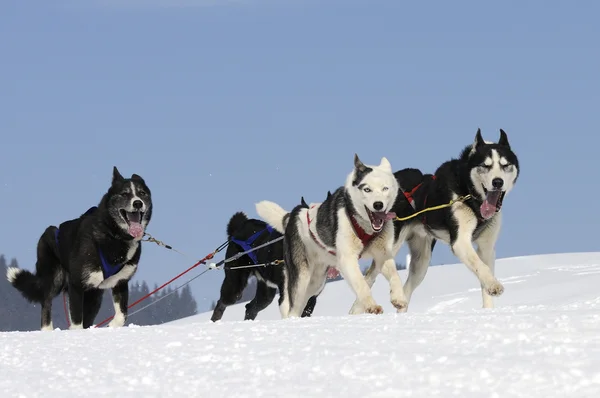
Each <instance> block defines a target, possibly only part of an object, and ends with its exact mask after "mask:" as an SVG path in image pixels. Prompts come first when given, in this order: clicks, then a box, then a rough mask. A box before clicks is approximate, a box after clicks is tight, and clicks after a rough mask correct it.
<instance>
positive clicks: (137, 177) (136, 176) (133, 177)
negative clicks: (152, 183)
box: [131, 174, 144, 182]
mask: <svg viewBox="0 0 600 398" xmlns="http://www.w3.org/2000/svg"><path fill="white" fill-rule="evenodd" d="M131 179H132V180H138V181H141V182H144V179H143V178H142V177H140V176H139V175H137V174H132V175H131Z"/></svg>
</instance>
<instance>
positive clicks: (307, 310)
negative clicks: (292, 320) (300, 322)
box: [301, 295, 317, 318]
mask: <svg viewBox="0 0 600 398" xmlns="http://www.w3.org/2000/svg"><path fill="white" fill-rule="evenodd" d="M316 305H317V296H316V295H315V296H311V298H309V299H308V302H307V303H306V307H304V311H302V316H301V317H302V318H306V317H310V316H311V315H312V313H313V311H314V310H315V306H316Z"/></svg>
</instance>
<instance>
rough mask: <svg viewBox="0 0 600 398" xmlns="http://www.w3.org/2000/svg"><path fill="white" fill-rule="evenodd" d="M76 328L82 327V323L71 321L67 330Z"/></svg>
mask: <svg viewBox="0 0 600 398" xmlns="http://www.w3.org/2000/svg"><path fill="white" fill-rule="evenodd" d="M77 329H83V324H81V323H72V324H71V326H69V330H77Z"/></svg>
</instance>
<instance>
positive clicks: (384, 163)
mask: <svg viewBox="0 0 600 398" xmlns="http://www.w3.org/2000/svg"><path fill="white" fill-rule="evenodd" d="M379 168H382V169H385V170H387V171H389V172H390V173H391V172H392V165H391V164H390V161H389V160H387V158H386V157H385V156H384V157H382V158H381V163H379Z"/></svg>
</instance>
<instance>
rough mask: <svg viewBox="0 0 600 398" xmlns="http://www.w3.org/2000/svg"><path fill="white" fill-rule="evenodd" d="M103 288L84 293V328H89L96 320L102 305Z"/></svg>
mask: <svg viewBox="0 0 600 398" xmlns="http://www.w3.org/2000/svg"><path fill="white" fill-rule="evenodd" d="M103 294H104V291H103V290H100V289H93V290H87V291H85V292H84V293H83V328H84V329H87V328H89V327H91V326H92V325H93V324H94V320H95V319H96V316H97V315H98V312H99V311H100V306H101V305H102V295H103Z"/></svg>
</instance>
